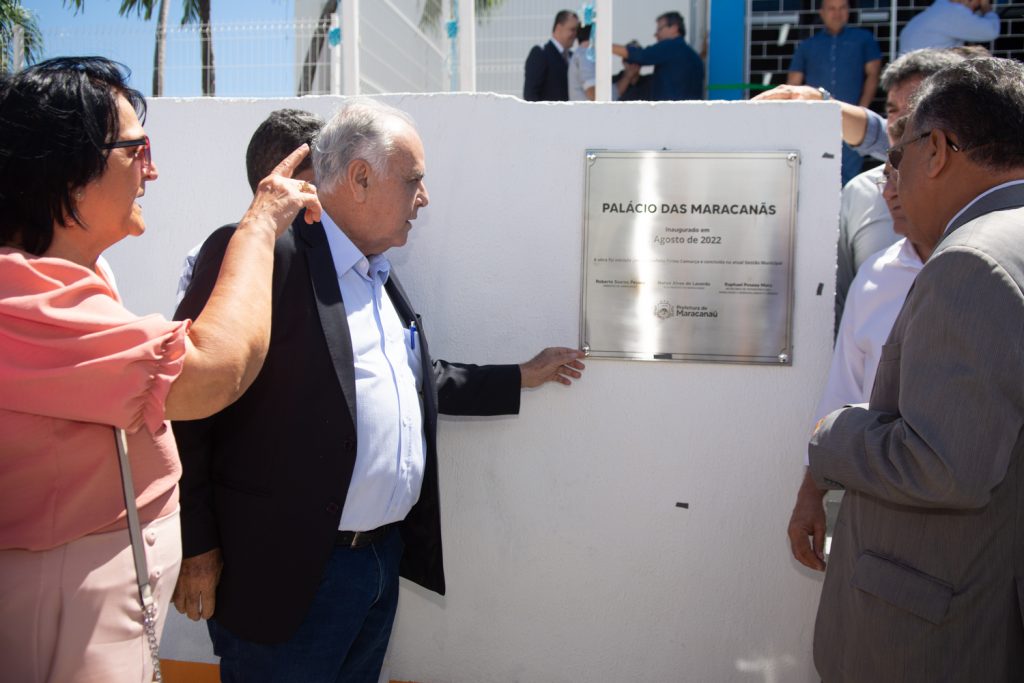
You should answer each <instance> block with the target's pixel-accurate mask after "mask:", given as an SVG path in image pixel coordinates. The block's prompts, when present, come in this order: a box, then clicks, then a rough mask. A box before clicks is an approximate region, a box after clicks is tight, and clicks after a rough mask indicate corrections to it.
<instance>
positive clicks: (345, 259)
mask: <svg viewBox="0 0 1024 683" xmlns="http://www.w3.org/2000/svg"><path fill="white" fill-rule="evenodd" d="M320 222H321V223H322V224H323V226H324V233H325V234H326V235H327V246H328V247H330V250H331V259H332V260H333V261H334V270H335V272H337V274H338V277H341V276H342V275H344V274H345V273H347V272H348V271H349V270H354V271H355V272H356V273H357V274H359V275H360V276H361V277H362V278H363V279H364V280H370V279H372V278H371V277H370V274H371V273H373V275H374V276H376V277H377V278H378V279H379V281H380V282H382V283H383V282H387V280H388V276H389V275H390V274H391V262H390V261H388V259H387V257H386V256H384V255H383V254H374V255H373V256H369V257H367V256H365V255H364V254H363V252H361V251H359V248H358V247H357V246H356V245H355V244H353V243H352V240H350V239H349V238H348V235H346V234H345V232H344V231H343V230H342V229H341V228H340V227H338V224H337V223H335V222H334V219H332V218H331V217H330V216H329V215H327V212H326V211H324V212H322V213H321V216H320Z"/></svg>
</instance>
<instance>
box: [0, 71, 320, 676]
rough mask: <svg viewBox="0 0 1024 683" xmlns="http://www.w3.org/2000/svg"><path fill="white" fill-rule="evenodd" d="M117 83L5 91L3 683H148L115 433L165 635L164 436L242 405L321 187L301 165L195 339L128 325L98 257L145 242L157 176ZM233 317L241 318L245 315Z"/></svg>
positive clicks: (136, 108) (162, 323) (194, 327)
mask: <svg viewBox="0 0 1024 683" xmlns="http://www.w3.org/2000/svg"><path fill="white" fill-rule="evenodd" d="M145 113H146V106H145V100H144V99H143V97H142V95H141V94H140V93H139V92H137V91H136V90H133V89H132V88H129V87H128V85H127V73H126V70H125V69H124V67H122V66H121V65H119V64H116V63H114V62H111V61H109V60H107V59H103V58H99V57H63V58H58V59H51V60H47V61H44V62H41V63H39V64H37V65H35V66H32V67H29V68H28V69H25V70H24V71H21V72H19V73H17V74H15V75H13V76H7V77H5V78H4V79H3V80H2V81H0V217H2V218H0V662H2V665H0V666H2V670H3V673H2V677H3V678H4V679H5V680H11V681H19V683H21V682H28V683H31V682H33V681H72V680H96V681H144V680H150V679H152V675H153V672H152V668H151V667H152V664H151V660H150V658H149V656H148V652H147V643H146V641H145V640H144V638H143V624H142V608H141V605H140V603H139V599H138V595H139V594H138V587H137V585H136V577H135V567H134V564H133V559H132V550H131V547H130V542H129V536H128V532H127V530H126V526H127V525H126V521H125V516H126V510H125V502H124V498H123V495H122V488H121V480H120V474H119V467H118V454H117V450H116V447H115V440H114V431H113V427H117V428H122V429H124V430H125V431H126V432H127V435H128V454H129V459H130V464H131V474H132V478H133V480H134V488H135V493H136V500H135V503H136V506H137V507H138V510H139V517H140V519H141V522H142V524H143V525H144V527H145V532H144V534H145V537H146V539H147V543H146V555H147V559H148V563H149V567H150V570H151V575H150V577H148V578H149V580H150V583H151V585H153V589H154V598H155V601H156V603H157V616H158V623H157V628H156V630H157V635H158V637H159V634H160V632H161V630H162V628H163V620H164V617H165V616H166V612H167V604H168V600H169V599H170V590H171V587H172V586H173V584H174V582H175V578H176V576H177V573H178V567H179V563H180V561H181V546H180V527H179V523H178V489H177V482H178V476H179V474H180V472H181V467H180V463H179V460H178V453H177V450H176V447H175V442H174V439H173V438H172V435H171V431H170V429H169V428H168V424H167V422H166V420H167V419H194V418H201V417H204V416H207V415H210V414H212V413H215V412H216V411H218V410H220V409H222V408H224V407H225V406H226V405H228V404H230V403H231V402H232V401H234V400H235V399H237V398H238V397H239V396H240V395H241V394H242V393H243V392H244V391H245V389H246V388H247V387H248V386H249V384H250V383H251V382H252V381H253V380H254V378H255V377H256V375H257V373H258V372H259V369H260V367H261V365H262V363H263V359H264V356H265V354H266V350H267V342H268V339H269V333H270V282H271V270H272V267H273V247H274V241H275V238H276V236H277V235H278V234H279V233H280V232H281V231H283V230H284V229H285V228H286V227H287V226H288V224H289V222H290V220H291V218H292V217H293V216H294V215H295V213H296V212H297V211H298V210H299V209H301V208H305V209H306V210H307V213H308V215H309V217H310V220H314V219H315V218H317V217H318V215H319V208H320V205H319V203H318V201H317V198H316V194H315V192H314V191H313V188H311V187H310V188H305V187H303V186H302V184H301V183H300V182H299V181H296V180H294V179H292V178H291V177H290V175H291V173H292V171H293V170H294V168H295V167H296V166H297V165H298V164H299V163H300V161H301V160H302V158H303V157H304V156H305V155H306V154H307V153H308V149H306V148H302V149H300V150H296V151H295V152H294V153H293V154H291V155H290V156H289V157H288V158H286V159H285V160H284V161H283V162H281V163H280V164H279V165H278V166H277V168H276V169H274V173H273V174H271V175H270V176H269V177H268V178H265V179H264V180H263V181H262V182H261V183H260V187H259V191H258V192H257V193H256V196H255V197H254V198H253V201H252V204H250V206H249V209H248V211H247V212H246V214H245V216H244V217H243V218H242V220H241V222H240V223H239V227H238V230H237V231H236V233H235V235H234V237H233V239H232V240H231V244H230V247H229V249H228V250H227V255H226V258H225V261H224V269H223V270H222V271H221V273H220V275H219V276H218V277H217V279H216V284H215V285H214V295H213V296H211V298H210V301H209V305H208V306H207V307H205V308H204V309H203V310H201V311H197V312H196V315H195V316H193V319H191V320H181V321H175V322H172V321H168V320H165V319H164V318H162V317H161V316H159V315H149V316H144V317H139V316H136V315H134V314H132V313H130V312H129V311H128V310H127V309H125V307H124V306H123V305H122V303H121V296H120V294H119V292H118V291H117V288H116V286H115V285H114V281H113V278H112V276H111V274H110V272H109V270H108V269H107V268H106V267H105V265H104V264H103V261H102V259H101V254H102V253H103V252H104V251H105V250H106V249H107V248H108V247H110V246H111V245H113V244H115V243H117V242H119V241H120V240H122V239H124V238H125V237H129V236H139V235H141V234H142V233H143V232H144V231H145V229H146V224H145V221H144V219H143V216H142V209H141V207H140V206H139V204H138V203H137V200H138V199H139V198H140V197H142V195H143V194H144V193H145V190H146V184H147V182H151V181H155V180H156V179H157V176H158V171H157V167H156V164H155V162H154V161H153V155H152V148H151V145H150V141H149V138H148V137H147V136H146V133H145V130H144V129H143V127H142V121H143V120H144V119H145ZM240 301H241V302H244V303H243V304H241V305H240V304H239V302H240Z"/></svg>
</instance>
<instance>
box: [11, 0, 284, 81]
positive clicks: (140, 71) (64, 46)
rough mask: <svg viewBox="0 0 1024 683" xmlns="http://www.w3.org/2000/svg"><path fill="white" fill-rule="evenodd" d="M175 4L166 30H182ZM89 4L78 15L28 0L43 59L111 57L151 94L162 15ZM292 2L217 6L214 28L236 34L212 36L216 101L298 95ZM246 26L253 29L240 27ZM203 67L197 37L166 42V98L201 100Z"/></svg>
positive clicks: (54, 2) (259, 0)
mask: <svg viewBox="0 0 1024 683" xmlns="http://www.w3.org/2000/svg"><path fill="white" fill-rule="evenodd" d="M169 1H170V2H171V6H170V12H169V18H168V28H171V27H177V26H178V24H179V23H180V21H181V16H182V0H169ZM84 4H85V9H84V10H82V11H80V12H78V14H77V15H76V14H75V12H74V11H73V10H72V9H69V8H67V7H65V6H64V2H63V0H22V5H23V6H24V7H25V8H27V9H29V10H31V11H32V12H34V13H35V14H36V17H37V21H38V23H39V27H40V29H41V31H42V33H43V41H44V55H43V56H44V58H45V57H56V56H60V55H84V54H94V55H102V56H104V57H109V58H110V59H114V60H116V61H119V62H121V63H123V64H125V65H126V66H128V67H129V68H130V69H131V71H132V77H131V85H132V86H133V87H135V88H137V89H139V90H141V91H142V93H143V94H144V95H147V96H148V95H151V94H152V79H153V46H154V37H155V35H156V17H155V16H154V17H153V19H152V20H150V21H145V20H143V19H141V18H138V17H136V16H135V15H134V14H132V15H130V16H129V17H121V16H119V15H118V13H117V11H118V9H119V8H120V6H121V0H86V1H85V3H84ZM293 4H294V3H293V1H292V0H212V9H211V13H212V17H211V18H212V22H213V24H214V26H219V25H222V24H230V25H232V28H231V30H228V31H225V32H224V33H220V34H216V33H215V35H214V59H215V64H216V65H217V69H216V79H217V95H219V96H227V97H231V96H239V97H260V96H264V97H274V96H278V97H280V96H288V95H294V94H295V92H294V91H295V76H294V72H293V68H294V67H293V66H292V62H293V61H294V60H295V43H294V40H295V39H294V35H293V32H292V31H291V30H290V29H286V28H284V27H283V26H280V24H281V23H282V22H288V21H291V20H292V13H293ZM154 13H155V12H154ZM243 24H244V25H249V26H248V28H245V29H243V28H239V26H240V25H243ZM253 25H259V26H260V28H255V27H254V26H253ZM199 64H200V52H199V42H198V37H197V34H195V33H193V32H187V33H178V34H177V35H173V34H172V35H171V36H170V37H169V39H168V42H167V55H166V68H165V72H164V94H165V95H170V96H175V97H191V96H199V95H201V94H202V87H201V82H200V70H199Z"/></svg>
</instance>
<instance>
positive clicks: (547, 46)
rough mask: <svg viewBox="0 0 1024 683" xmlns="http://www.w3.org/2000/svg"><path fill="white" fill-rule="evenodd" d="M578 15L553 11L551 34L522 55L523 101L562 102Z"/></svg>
mask: <svg viewBox="0 0 1024 683" xmlns="http://www.w3.org/2000/svg"><path fill="white" fill-rule="evenodd" d="M579 26H580V19H579V17H577V16H576V13H575V12H572V11H570V10H567V9H564V10H562V11H560V12H559V13H558V14H556V15H555V23H554V26H552V27H551V38H550V39H549V40H548V41H547V42H545V43H544V44H542V45H534V46H533V48H532V49H531V50H530V54H529V55H527V57H526V65H525V78H524V80H523V99H524V100H526V101H527V102H545V101H548V102H565V101H567V100H568V99H569V59H570V58H571V57H572V46H573V43H575V42H576V31H577V30H579Z"/></svg>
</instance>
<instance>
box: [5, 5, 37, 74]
mask: <svg viewBox="0 0 1024 683" xmlns="http://www.w3.org/2000/svg"><path fill="white" fill-rule="evenodd" d="M18 28H20V29H21V31H22V57H23V58H24V61H25V63H27V64H31V63H32V62H34V61H35V60H37V59H39V57H40V56H41V55H42V53H43V35H42V33H40V32H39V25H38V24H37V23H36V18H35V16H34V15H33V14H32V12H31V11H30V10H27V9H25V8H24V7H22V6H21V0H0V73H6V72H7V71H9V70H10V69H11V67H12V66H13V64H14V62H15V61H16V60H15V59H14V56H15V55H14V47H15V45H14V42H15V40H14V36H15V30H16V29H18Z"/></svg>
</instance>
